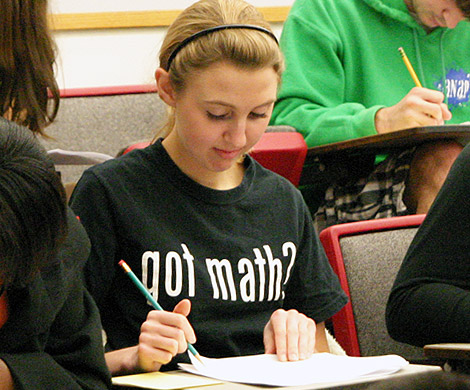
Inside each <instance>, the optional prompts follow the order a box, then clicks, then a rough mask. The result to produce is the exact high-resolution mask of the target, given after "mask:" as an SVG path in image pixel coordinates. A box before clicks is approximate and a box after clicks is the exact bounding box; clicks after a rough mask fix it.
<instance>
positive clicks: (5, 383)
mask: <svg viewBox="0 0 470 390" xmlns="http://www.w3.org/2000/svg"><path fill="white" fill-rule="evenodd" d="M13 389H14V387H13V378H12V377H11V373H10V370H9V369H8V366H7V365H6V364H5V362H4V361H3V360H0V390H13Z"/></svg>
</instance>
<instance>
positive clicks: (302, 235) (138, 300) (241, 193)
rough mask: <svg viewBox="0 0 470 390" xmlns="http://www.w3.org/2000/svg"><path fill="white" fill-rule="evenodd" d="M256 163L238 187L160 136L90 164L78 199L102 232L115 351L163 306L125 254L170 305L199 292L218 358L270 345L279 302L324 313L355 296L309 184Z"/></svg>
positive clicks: (199, 320)
mask: <svg viewBox="0 0 470 390" xmlns="http://www.w3.org/2000/svg"><path fill="white" fill-rule="evenodd" d="M245 164H246V173H245V176H244V179H243V181H242V183H241V184H240V185H239V186H238V187H237V188H234V189H232V190H228V191H220V190H213V189H210V188H207V187H204V186H202V185H200V184H198V183H196V182H194V181H193V180H191V179H190V178H189V177H188V176H186V175H185V174H184V173H183V172H182V171H181V170H180V169H179V168H178V167H177V166H176V165H175V164H174V163H173V161H172V160H171V158H170V157H169V155H168V154H167V153H166V151H165V149H164V148H163V146H162V144H161V142H157V143H156V144H154V145H151V146H150V147H148V148H146V149H142V150H136V151H133V152H131V153H129V154H126V155H124V156H122V157H120V158H118V159H115V160H112V161H108V162H106V163H104V164H101V165H99V166H95V167H92V168H90V169H89V170H87V171H86V172H85V173H84V175H83V177H82V178H81V180H80V181H79V183H78V184H77V187H76V189H75V192H74V194H73V197H72V201H71V205H72V208H73V209H74V211H75V212H76V213H77V215H79V216H80V218H81V221H82V223H83V224H84V226H85V228H86V229H87V231H88V234H89V236H90V239H91V242H92V252H91V255H90V258H89V261H88V264H87V267H86V280H87V284H88V286H89V289H90V291H91V293H92V295H93V296H94V297H95V299H96V301H97V303H98V306H99V308H100V310H101V315H102V321H103V326H104V328H105V330H106V332H107V335H108V341H109V344H110V347H111V348H112V349H118V348H123V347H127V346H131V345H136V344H137V343H138V336H139V332H140V326H141V324H142V322H144V321H145V319H146V316H147V313H148V311H149V310H151V309H152V307H151V306H150V305H149V304H148V302H146V299H145V298H144V297H143V295H142V294H141V292H140V291H139V290H138V289H137V288H136V287H135V286H134V285H133V284H132V282H131V281H130V280H129V278H128V277H127V276H126V275H125V274H124V272H123V271H122V270H121V269H119V267H118V262H119V261H120V260H121V259H124V260H125V261H126V262H127V264H128V265H129V266H130V267H131V268H132V270H133V271H134V273H135V274H136V275H137V277H138V278H139V279H140V280H141V281H142V282H143V283H144V285H145V286H146V287H147V288H148V289H149V291H150V292H151V294H152V295H153V296H154V298H155V299H156V300H157V301H158V302H159V303H160V305H161V306H162V307H163V308H164V309H166V310H173V308H174V306H175V305H176V304H177V303H178V302H179V301H180V300H181V299H183V298H189V299H190V300H191V302H192V309H191V313H190V315H189V317H188V318H189V321H190V322H191V324H192V326H193V327H194V329H195V332H196V336H197V342H196V344H195V347H196V348H197V350H198V352H200V353H201V354H202V355H204V356H209V357H222V356H235V355H247V354H255V353H262V352H263V351H264V347H263V337H262V334H263V328H264V326H265V324H266V323H267V322H268V320H269V318H270V316H271V314H272V312H274V311H275V310H276V309H278V308H281V307H284V308H286V309H288V308H296V309H297V310H299V311H300V312H303V313H304V314H306V315H307V316H309V317H311V318H313V319H314V320H315V321H317V322H322V321H324V320H326V319H328V318H329V317H331V316H332V315H333V314H335V313H336V312H337V311H338V310H339V309H340V308H341V307H342V306H343V305H344V304H345V303H346V300H347V298H346V297H345V294H344V292H343V291H342V290H341V288H340V285H339V282H338V279H337V277H336V275H335V274H334V273H333V271H332V269H331V267H330V265H329V263H328V260H327V259H326V257H325V254H324V252H323V249H322V247H321V244H320V243H319V240H318V237H317V234H316V233H315V231H314V228H313V225H312V221H311V217H310V214H309V211H308V209H307V207H306V205H305V203H304V201H303V199H302V196H301V195H300V192H299V191H298V190H297V189H296V188H295V187H294V186H292V185H291V184H290V183H289V182H288V181H287V180H285V179H284V178H282V177H281V176H279V175H277V174H275V173H273V172H271V171H268V170H266V169H265V168H263V167H262V166H261V165H259V164H258V163H257V162H256V161H254V160H253V159H251V158H250V157H247V158H246V160H245ZM176 360H177V359H176Z"/></svg>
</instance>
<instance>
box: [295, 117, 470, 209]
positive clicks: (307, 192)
mask: <svg viewBox="0 0 470 390" xmlns="http://www.w3.org/2000/svg"><path fill="white" fill-rule="evenodd" d="M439 140H457V141H460V142H462V144H466V143H468V142H469V141H470V125H443V126H426V127H416V128H411V129H404V130H400V131H394V132H391V133H386V134H375V135H371V136H368V137H362V138H357V139H352V140H349V141H342V142H336V143H332V144H328V145H322V146H315V147H312V148H308V150H307V155H306V158H305V163H304V167H303V170H302V174H301V176H300V182H299V186H300V189H301V191H302V194H303V195H304V198H305V200H306V202H307V204H308V206H309V208H310V210H311V211H312V213H315V211H316V210H317V208H318V206H319V204H320V203H321V202H322V200H323V197H324V191H325V190H326V189H327V188H328V187H329V186H330V185H331V184H332V183H344V182H345V181H348V180H351V179H353V180H354V181H355V180H357V179H359V178H361V177H365V176H367V175H368V173H369V172H370V171H371V170H372V169H373V167H374V163H375V156H376V155H378V154H379V155H380V154H387V153H390V152H393V151H397V150H400V149H406V148H412V147H414V146H418V145H421V144H423V143H426V142H432V141H439Z"/></svg>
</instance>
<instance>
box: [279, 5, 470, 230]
mask: <svg viewBox="0 0 470 390" xmlns="http://www.w3.org/2000/svg"><path fill="white" fill-rule="evenodd" d="M469 17H470V1H468V0H315V1H314V0H296V1H295V3H294V4H293V6H292V9H291V11H290V13H289V16H288V18H287V20H286V22H285V24H284V27H283V31H282V36H281V48H282V50H283V52H284V54H285V57H286V71H285V72H284V74H283V78H282V86H281V89H280V91H279V93H278V102H277V103H276V106H275V108H274V112H273V115H272V119H271V124H273V125H280V124H283V125H290V126H293V127H295V128H296V129H297V130H298V131H299V132H301V133H302V134H303V135H304V137H305V140H306V142H307V145H308V146H309V147H313V146H317V145H324V144H328V143H333V142H338V141H344V140H349V139H354V138H360V137H365V136H370V135H373V134H377V133H387V132H391V131H397V130H401V129H405V128H411V127H417V126H426V125H442V124H444V123H462V122H464V121H468V120H470V103H469V92H470V56H469V55H468V53H469V52H470V23H468V22H466V21H465V19H468V18H469ZM399 47H403V48H404V50H405V52H406V53H407V55H408V57H409V59H410V61H411V63H412V64H413V66H414V68H415V70H416V73H417V75H418V78H419V79H420V81H421V84H422V85H423V87H416V86H415V84H414V82H413V80H412V78H411V77H410V74H409V72H408V70H407V68H406V67H405V65H404V64H403V60H402V58H401V56H400V54H399V52H398V48H399ZM461 150H462V146H461V145H460V144H459V143H456V142H433V143H429V144H425V145H423V146H421V147H418V148H413V149H411V150H402V151H400V152H398V153H396V154H395V153H393V154H390V155H388V156H387V158H386V159H385V160H383V159H382V160H383V161H380V159H378V158H377V159H376V160H375V162H374V161H372V163H371V164H370V168H366V169H365V172H364V171H362V174H361V175H359V177H355V178H354V180H346V181H344V182H335V183H332V185H331V186H330V187H329V188H327V189H326V192H325V196H324V200H323V201H322V202H321V205H320V207H319V209H318V211H317V213H316V220H317V224H318V226H319V228H323V227H326V226H329V225H333V224H336V223H342V222H349V221H355V220H364V219H373V218H383V217H390V216H395V215H400V214H409V213H426V212H427V210H428V209H429V207H430V205H431V204H432V202H433V200H434V198H435V196H436V194H437V192H438V191H439V189H440V187H441V186H442V183H443V182H444V180H445V177H446V176H447V172H448V170H449V169H450V166H451V165H452V163H453V162H454V160H455V158H456V157H457V156H458V154H459V153H460V151H461ZM360 161H362V160H360ZM359 163H360V162H359V160H358V161H348V164H349V166H350V167H352V166H354V165H355V164H359Z"/></svg>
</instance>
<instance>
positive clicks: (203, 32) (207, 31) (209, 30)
mask: <svg viewBox="0 0 470 390" xmlns="http://www.w3.org/2000/svg"><path fill="white" fill-rule="evenodd" d="M232 28H242V29H249V30H258V31H261V32H263V33H265V34H268V35H269V36H270V37H271V38H273V39H274V40H275V41H276V43H277V44H279V42H278V41H277V38H276V36H275V35H274V34H273V33H272V32H271V31H269V30H268V29H267V28H264V27H261V26H256V25H253V24H223V25H220V26H215V27H210V28H206V29H205V30H201V31H198V32H197V33H195V34H193V35H190V36H189V37H187V38H186V39H184V40H183V41H182V42H181V43H180V44H179V45H178V46H176V48H175V50H173V52H172V53H171V55H170V57H169V58H168V62H167V65H166V71H169V70H170V65H171V63H172V62H173V60H174V59H175V57H176V55H177V54H178V53H179V52H180V50H181V49H182V48H183V47H185V46H186V45H187V44H188V43H189V42H192V41H194V40H195V39H197V38H199V37H202V36H204V35H208V34H210V33H212V32H214V31H219V30H228V29H232Z"/></svg>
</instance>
